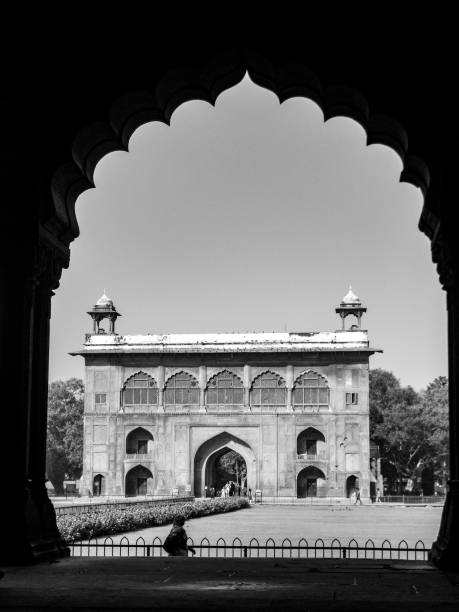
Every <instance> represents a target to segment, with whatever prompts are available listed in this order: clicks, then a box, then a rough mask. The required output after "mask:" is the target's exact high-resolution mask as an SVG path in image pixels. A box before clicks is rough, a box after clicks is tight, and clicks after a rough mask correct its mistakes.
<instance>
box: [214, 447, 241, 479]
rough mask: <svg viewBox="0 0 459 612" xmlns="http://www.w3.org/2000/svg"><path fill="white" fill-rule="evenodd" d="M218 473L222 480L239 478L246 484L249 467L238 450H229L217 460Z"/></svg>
mask: <svg viewBox="0 0 459 612" xmlns="http://www.w3.org/2000/svg"><path fill="white" fill-rule="evenodd" d="M217 475H218V478H219V480H220V481H223V482H226V481H228V480H233V478H234V479H235V480H237V482H239V483H240V484H242V485H243V484H244V481H245V479H246V477H247V468H246V465H245V461H244V459H243V457H241V455H240V454H239V453H237V452H236V451H228V452H227V453H225V454H224V455H222V456H221V457H220V458H219V459H218V461H217Z"/></svg>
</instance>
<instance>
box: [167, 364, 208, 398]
mask: <svg viewBox="0 0 459 612" xmlns="http://www.w3.org/2000/svg"><path fill="white" fill-rule="evenodd" d="M199 393H200V390H199V383H198V380H197V378H196V377H195V376H193V374H190V373H189V372H187V371H186V370H180V371H179V372H175V373H174V374H172V375H171V376H169V378H168V379H167V380H166V384H165V385H164V403H165V404H168V405H185V404H186V405H194V404H199Z"/></svg>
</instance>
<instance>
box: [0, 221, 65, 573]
mask: <svg viewBox="0 0 459 612" xmlns="http://www.w3.org/2000/svg"><path fill="white" fill-rule="evenodd" d="M25 234H26V230H25V229H24V232H23V233H18V236H21V238H24V242H23V246H24V248H23V252H22V256H23V260H24V261H27V265H24V267H23V268H21V269H20V270H18V269H16V270H15V273H14V275H13V274H8V265H9V263H8V261H6V260H5V259H3V260H2V262H1V264H0V265H1V279H2V281H3V287H4V290H3V291H2V292H0V330H1V337H0V373H1V376H2V379H3V380H2V383H3V384H2V389H3V390H4V393H7V392H8V390H14V400H12V401H11V402H9V405H8V403H7V402H4V404H5V410H4V411H3V414H2V432H1V434H0V435H1V443H0V465H1V466H2V489H3V491H4V492H5V493H6V494H7V496H8V503H4V504H3V506H2V513H3V520H2V522H1V524H0V542H1V545H0V564H2V565H16V564H24V563H31V562H33V561H34V560H36V559H38V558H41V557H57V556H62V555H65V554H67V552H68V549H67V548H66V547H64V546H63V544H62V542H61V540H60V536H59V532H58V530H57V526H56V516H55V512H54V508H53V506H52V504H51V502H50V501H49V499H48V495H47V491H46V487H45V462H46V417H47V399H48V355H49V317H50V303H51V295H52V289H53V288H55V287H56V286H57V285H58V279H59V276H60V272H61V269H62V263H61V254H59V253H56V252H55V251H54V249H52V248H49V247H45V246H43V244H41V245H40V246H39V245H38V235H35V236H25ZM27 258H28V259H27Z"/></svg>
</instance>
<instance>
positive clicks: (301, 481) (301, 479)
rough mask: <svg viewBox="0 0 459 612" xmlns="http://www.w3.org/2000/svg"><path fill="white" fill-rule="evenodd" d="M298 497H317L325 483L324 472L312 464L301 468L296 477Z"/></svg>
mask: <svg viewBox="0 0 459 612" xmlns="http://www.w3.org/2000/svg"><path fill="white" fill-rule="evenodd" d="M296 483H297V484H296V496H297V497H298V498H304V497H317V496H318V493H320V492H321V490H322V489H323V486H324V484H325V474H324V473H323V472H322V470H319V468H316V467H314V466H312V465H310V466H308V467H306V468H303V469H302V470H301V472H300V473H299V474H298V476H297V479H296Z"/></svg>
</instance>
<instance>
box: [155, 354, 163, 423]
mask: <svg viewBox="0 0 459 612" xmlns="http://www.w3.org/2000/svg"><path fill="white" fill-rule="evenodd" d="M156 382H157V384H158V412H164V366H163V365H159V366H158V368H157V370H156Z"/></svg>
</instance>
